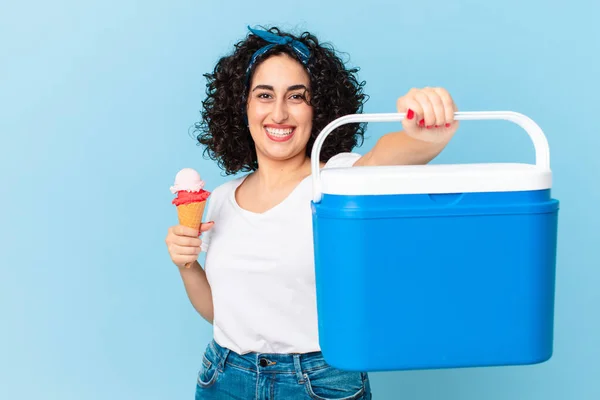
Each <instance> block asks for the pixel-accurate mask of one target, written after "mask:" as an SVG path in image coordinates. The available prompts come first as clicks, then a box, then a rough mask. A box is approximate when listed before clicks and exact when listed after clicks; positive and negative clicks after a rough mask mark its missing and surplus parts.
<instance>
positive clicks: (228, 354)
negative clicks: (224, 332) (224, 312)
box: [209, 339, 329, 381]
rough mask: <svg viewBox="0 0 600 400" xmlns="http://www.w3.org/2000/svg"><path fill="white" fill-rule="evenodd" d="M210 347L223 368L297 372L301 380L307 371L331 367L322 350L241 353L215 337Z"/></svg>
mask: <svg viewBox="0 0 600 400" xmlns="http://www.w3.org/2000/svg"><path fill="white" fill-rule="evenodd" d="M209 348H210V349H212V350H213V351H214V352H215V355H216V356H217V358H218V359H219V366H220V367H221V368H223V367H224V366H225V365H226V364H229V365H231V366H233V367H237V368H242V369H245V370H247V371H253V372H268V373H273V374H296V375H297V377H298V380H299V381H303V380H304V373H305V372H311V371H315V370H319V369H323V368H328V367H329V365H328V364H327V362H326V361H325V359H324V358H323V354H322V353H321V352H312V353H301V354H293V353H292V354H273V353H247V354H243V355H240V354H238V353H236V352H234V351H232V350H230V349H228V348H225V347H223V346H221V345H219V344H218V343H217V342H216V341H215V340H214V339H213V340H211V342H210V343H209Z"/></svg>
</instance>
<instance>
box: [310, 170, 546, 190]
mask: <svg viewBox="0 0 600 400" xmlns="http://www.w3.org/2000/svg"><path fill="white" fill-rule="evenodd" d="M551 187H552V173H551V172H550V171H549V170H542V169H540V168H538V167H536V166H535V165H530V164H516V163H509V164H502V163H493V164H443V165H434V164H429V165H407V166H389V167H388V166H378V167H350V168H326V169H323V170H322V171H321V190H322V193H323V194H340V195H381V194H432V193H474V192H512V191H527V190H543V189H549V188H551Z"/></svg>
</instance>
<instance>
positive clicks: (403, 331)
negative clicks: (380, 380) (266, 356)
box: [312, 189, 559, 371]
mask: <svg viewBox="0 0 600 400" xmlns="http://www.w3.org/2000/svg"><path fill="white" fill-rule="evenodd" d="M558 205H559V204H558V201H557V200H554V199H552V198H551V194H550V190H549V189H548V190H534V191H519V192H493V193H464V194H435V195H428V194H402V195H396V194H394V195H356V196H354V195H331V194H326V193H325V194H323V197H322V199H321V201H320V202H319V203H317V204H315V203H314V202H313V203H312V211H313V232H314V246H315V268H316V271H315V272H316V290H317V310H318V321H319V340H320V345H321V350H322V351H323V355H324V357H325V359H326V360H327V361H328V362H329V363H330V364H331V365H333V366H335V367H338V368H341V369H346V370H360V371H385V370H407V369H431V368H460V367H480V366H500V365H523V364H534V363H539V362H543V361H546V360H547V359H549V358H550V357H551V355H552V348H553V323H554V321H553V316H554V287H555V267H556V240H557V216H558Z"/></svg>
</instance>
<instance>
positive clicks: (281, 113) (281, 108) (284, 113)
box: [271, 99, 288, 124]
mask: <svg viewBox="0 0 600 400" xmlns="http://www.w3.org/2000/svg"><path fill="white" fill-rule="evenodd" d="M271 117H272V118H273V122H275V123H276V124H280V123H282V122H284V121H285V120H286V119H287V118H288V110H287V104H286V103H285V99H278V100H277V102H276V103H275V105H274V108H273V113H272V115H271Z"/></svg>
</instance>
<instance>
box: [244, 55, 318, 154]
mask: <svg viewBox="0 0 600 400" xmlns="http://www.w3.org/2000/svg"><path fill="white" fill-rule="evenodd" d="M309 85H310V80H309V77H308V74H307V73H306V71H305V70H304V68H303V67H302V65H301V64H300V63H298V62H297V61H296V60H294V59H293V58H291V57H290V56H288V55H286V54H280V55H276V56H272V57H269V58H268V59H266V60H265V61H263V62H262V63H261V64H260V65H259V66H258V67H257V68H256V71H255V72H254V76H253V78H252V81H251V84H250V92H249V93H248V105H247V113H248V124H249V128H250V134H251V135H252V139H254V143H255V144H256V152H257V155H258V157H259V160H260V159H261V158H263V157H266V158H268V159H272V160H278V161H282V160H287V159H290V158H292V157H294V156H298V155H299V154H304V153H305V149H306V144H307V142H308V139H309V138H310V134H311V130H312V118H313V109H312V107H311V106H309V105H308V104H307V103H306V101H305V99H306V100H308V99H307V96H308V90H309V89H310V87H309Z"/></svg>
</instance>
